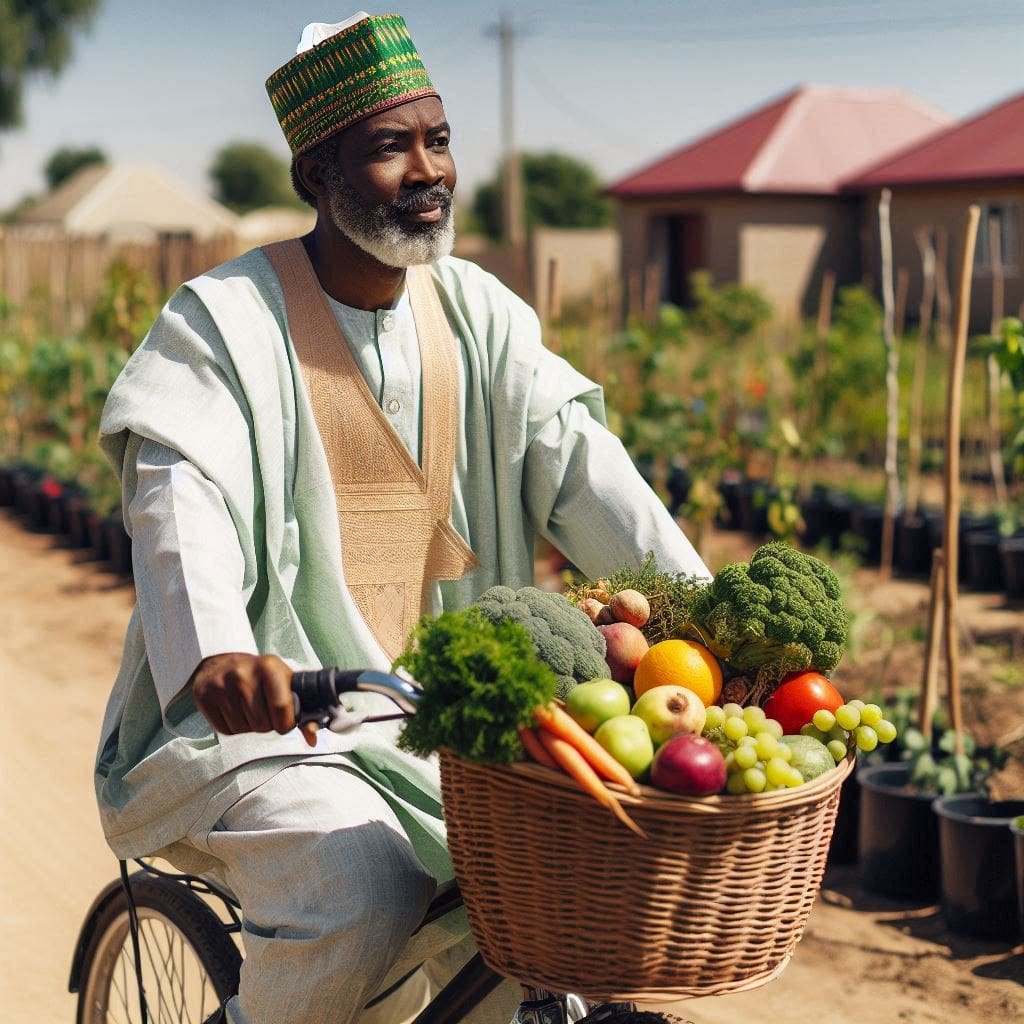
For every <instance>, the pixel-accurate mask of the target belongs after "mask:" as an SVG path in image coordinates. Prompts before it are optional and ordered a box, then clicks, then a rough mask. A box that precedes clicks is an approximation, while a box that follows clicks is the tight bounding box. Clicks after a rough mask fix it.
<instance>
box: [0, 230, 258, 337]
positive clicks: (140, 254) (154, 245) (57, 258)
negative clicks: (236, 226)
mask: <svg viewBox="0 0 1024 1024" xmlns="http://www.w3.org/2000/svg"><path fill="white" fill-rule="evenodd" d="M246 248H248V244H245V243H242V242H240V241H239V240H238V239H237V238H235V236H233V235H226V236H221V237H218V238H214V239H210V240H197V239H195V238H192V237H190V236H175V235H165V236H161V237H159V238H157V239H155V240H153V241H151V242H124V241H114V240H108V239H104V238H88V237H80V236H73V235H67V234H64V233H63V232H58V231H54V230H51V229H42V228H29V227H18V228H6V229H4V228H0V300H2V301H3V319H4V320H6V322H7V323H6V325H7V326H9V327H16V328H17V329H19V330H22V331H31V332H43V333H51V334H65V333H70V332H74V331H77V330H80V329H81V328H82V327H83V326H84V324H85V322H86V320H87V318H88V316H89V313H90V311H91V310H92V307H93V306H94V304H95V302H96V299H97V296H98V295H99V293H100V289H101V287H102V285H103V279H104V275H105V274H106V272H107V269H108V268H109V267H110V265H111V263H113V262H114V261H115V260H117V259H123V260H124V261H126V262H127V263H129V264H130V265H131V266H133V267H136V268H139V269H142V270H145V271H146V273H147V274H148V275H149V276H150V277H151V278H152V280H153V281H154V282H155V283H156V284H157V286H158V287H159V288H160V290H161V291H162V292H164V293H167V294H169V293H170V292H172V291H174V289H175V288H177V287H178V285H179V284H181V283H182V282H183V281H187V280H188V279H189V278H191V277H194V276H195V275H196V274H198V273H201V272H202V271H204V270H208V269H209V268H210V267H213V266H216V265H217V264H218V263H221V262H223V261H224V260H226V259H231V258H232V257H233V256H237V255H239V254H240V253H241V252H243V251H244V250H245V249H246Z"/></svg>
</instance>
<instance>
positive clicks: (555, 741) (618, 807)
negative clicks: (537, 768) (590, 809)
mask: <svg viewBox="0 0 1024 1024" xmlns="http://www.w3.org/2000/svg"><path fill="white" fill-rule="evenodd" d="M537 735H538V737H539V739H540V742H541V743H543V744H544V747H545V748H546V750H547V752H548V753H549V754H550V755H551V757H552V758H553V759H554V760H555V761H556V762H557V764H558V766H559V767H560V768H561V769H562V770H563V771H564V772H565V774H566V775H568V776H569V778H571V779H572V780H573V782H575V783H576V785H577V786H579V787H580V789H582V790H583V792H584V793H587V794H588V795H590V796H592V797H593V798H594V799H595V800H596V801H597V802H598V803H599V804H602V805H603V806H605V807H607V808H608V809H609V810H610V811H611V812H612V813H613V814H614V815H615V816H616V817H617V818H618V819H619V821H621V822H622V823H623V825H625V826H626V827H627V828H630V829H632V830H633V831H634V832H635V833H636V834H637V835H638V836H643V838H644V839H646V838H647V833H646V832H644V830H643V829H642V828H641V827H640V826H639V825H638V824H637V823H636V822H635V821H634V820H633V819H632V818H631V817H630V816H629V815H628V814H627V813H626V812H625V810H624V809H623V807H622V804H620V803H619V801H618V798H617V797H616V796H615V794H614V793H613V792H612V791H611V790H610V789H608V787H607V786H605V784H604V783H603V782H602V781H601V779H600V777H599V776H598V774H597V772H595V771H594V769H593V768H591V767H590V765H589V764H588V763H587V761H586V759H585V758H584V757H583V755H582V754H581V753H580V752H579V751H578V750H577V749H576V748H575V747H574V746H573V745H572V744H571V743H570V742H569V741H568V740H563V739H562V738H561V737H560V736H555V735H554V734H553V733H550V732H548V731H547V730H546V729H539V730H538V731H537Z"/></svg>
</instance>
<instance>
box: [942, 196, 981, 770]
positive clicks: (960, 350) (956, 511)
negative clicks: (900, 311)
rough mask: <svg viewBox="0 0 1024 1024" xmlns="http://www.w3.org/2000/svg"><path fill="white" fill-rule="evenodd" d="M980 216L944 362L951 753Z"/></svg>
mask: <svg viewBox="0 0 1024 1024" xmlns="http://www.w3.org/2000/svg"><path fill="white" fill-rule="evenodd" d="M979 216H980V211H979V209H978V207H977V206H976V205H974V204H972V205H971V206H969V207H968V208H967V224H966V228H965V231H964V247H963V251H962V253H961V259H960V288H959V293H958V298H957V317H956V333H955V335H954V337H953V351H952V353H951V356H950V361H949V391H948V400H947V402H946V467H945V479H944V485H945V508H944V513H945V518H944V521H943V532H944V538H943V545H942V547H943V550H944V552H945V586H944V588H943V589H944V592H945V608H944V614H945V622H944V625H945V634H946V680H947V686H948V688H949V721H950V726H951V727H952V729H953V732H954V734H955V736H956V752H957V753H958V754H962V753H963V727H964V724H963V705H962V701H961V696H960V651H959V646H958V639H957V596H958V594H957V568H958V564H959V556H960V550H959V543H960V541H959V535H958V531H959V527H960V408H961V405H962V401H963V380H964V363H965V361H966V357H967V326H968V323H969V322H970V315H971V277H972V274H973V271H974V246H975V242H976V241H977V237H978V218H979Z"/></svg>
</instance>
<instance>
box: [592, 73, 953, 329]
mask: <svg viewBox="0 0 1024 1024" xmlns="http://www.w3.org/2000/svg"><path fill="white" fill-rule="evenodd" d="M950 121H951V118H949V117H948V116H947V115H946V114H943V113H942V112H941V111H939V110H936V109H935V108H933V107H930V106H928V105H927V104H925V103H922V102H921V101H920V100H917V99H915V98H914V97H912V96H909V95H907V94H905V93H903V92H899V91H897V90H891V89H859V88H858V89H851V88H841V87H831V86H818V85H808V86H803V87H800V88H798V89H795V90H793V91H792V92H790V93H788V94H786V95H785V96H783V97H781V98H780V99H777V100H775V101H773V102H771V103H769V104H767V105H766V106H764V107H761V108H760V109H758V110H755V111H754V112H753V113H750V114H747V115H746V116H744V117H741V118H740V119H738V120H736V121H733V122H732V123H730V124H728V125H726V126H725V127H723V128H720V129H718V130H717V131H714V132H712V133H710V134H708V135H705V136H703V137H702V138H700V139H698V140H697V141H695V142H692V143H690V144H688V145H686V146H683V147H682V148H681V149H678V150H675V151H674V152H672V153H669V154H668V155H667V156H664V157H662V158H660V159H658V160H656V161H654V162H653V163H650V164H648V165H647V166H645V167H643V168H641V169H640V170H638V171H636V172H634V173H633V174H630V175H628V176H627V177H624V178H622V179H621V180H619V181H617V182H615V183H614V184H613V185H612V186H611V187H610V188H609V189H608V192H609V194H610V195H612V196H614V197H615V198H616V199H617V200H618V201H619V228H620V232H621V236H622V271H623V275H624V277H625V278H626V280H627V281H629V280H630V278H631V277H632V278H633V280H634V281H637V280H643V279H645V278H646V277H647V274H648V268H649V267H651V266H654V267H656V268H657V274H658V277H659V281H660V285H659V287H660V298H661V300H662V301H665V302H673V303H676V304H678V305H683V306H685V305H687V304H688V301H689V298H690V296H689V278H690V275H691V274H692V273H693V272H694V271H696V270H707V271H709V272H710V273H711V276H712V278H713V280H714V281H715V282H716V283H724V282H739V283H741V284H746V285H752V286H756V287H758V288H759V289H760V290H761V291H762V292H763V293H764V294H765V296H766V297H767V298H768V299H769V300H770V301H771V302H772V305H773V306H774V308H775V311H776V316H777V317H778V318H780V319H783V320H786V319H793V318H796V317H799V316H800V315H802V314H805V313H808V312H810V311H811V310H813V309H814V308H815V306H816V303H817V300H818V294H819V290H820V286H821V280H822V275H823V274H824V272H825V271H826V270H832V271H834V272H835V274H836V277H837V280H838V282H839V283H840V284H844V283H848V282H853V281H858V280H860V277H861V266H862V253H861V248H862V230H861V225H862V216H861V209H860V207H861V198H860V196H859V195H858V194H856V193H851V192H848V191H844V189H843V185H844V183H845V182H847V181H848V180H850V179H851V178H852V177H853V176H855V175H856V174H857V173H858V172H860V171H862V170H863V169H864V168H867V167H870V166H872V165H875V164H877V163H878V162H879V161H880V160H882V159H883V158H885V157H889V156H892V154H894V153H896V152H897V151H900V150H904V149H906V147H908V146H910V145H912V144H914V143H918V142H920V141H922V140H923V139H926V138H928V137H930V136H933V135H934V134H935V133H936V132H937V131H940V130H941V129H943V128H945V127H946V126H948V125H949V124H950ZM635 290H636V289H633V288H630V289H629V291H630V292H634V291H635Z"/></svg>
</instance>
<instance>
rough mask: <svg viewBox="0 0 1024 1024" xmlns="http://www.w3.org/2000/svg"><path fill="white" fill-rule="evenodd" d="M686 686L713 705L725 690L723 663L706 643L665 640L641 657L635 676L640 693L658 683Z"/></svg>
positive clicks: (636, 688)
mask: <svg viewBox="0 0 1024 1024" xmlns="http://www.w3.org/2000/svg"><path fill="white" fill-rule="evenodd" d="M670 684H672V685H676V686H685V687H686V688H687V689H688V690H692V691H693V692H694V693H696V694H697V696H698V697H700V699H701V700H702V701H703V703H704V706H705V707H709V706H710V705H712V704H714V703H715V701H717V700H718V696H719V694H720V693H721V692H722V667H721V665H719V664H718V659H717V658H716V657H715V656H714V655H713V654H712V653H711V652H710V651H709V650H708V649H707V648H706V647H705V646H704V645H703V644H699V643H696V642H695V641H693V640H677V639H672V640H662V641H661V643H657V644H655V645H654V646H653V647H652V648H651V649H650V650H649V651H648V652H647V653H646V654H645V655H644V656H643V657H642V658H641V659H640V664H639V665H637V667H636V672H635V674H634V676H633V689H634V690H635V691H636V695H637V697H640V696H642V695H643V694H644V693H645V692H647V691H648V690H650V689H653V688H654V687H655V686H667V685H670Z"/></svg>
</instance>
